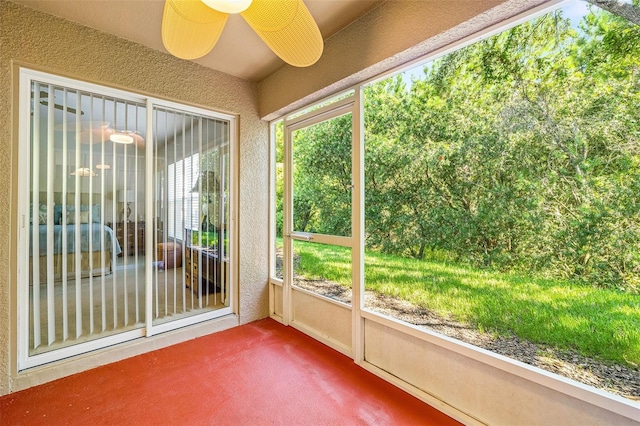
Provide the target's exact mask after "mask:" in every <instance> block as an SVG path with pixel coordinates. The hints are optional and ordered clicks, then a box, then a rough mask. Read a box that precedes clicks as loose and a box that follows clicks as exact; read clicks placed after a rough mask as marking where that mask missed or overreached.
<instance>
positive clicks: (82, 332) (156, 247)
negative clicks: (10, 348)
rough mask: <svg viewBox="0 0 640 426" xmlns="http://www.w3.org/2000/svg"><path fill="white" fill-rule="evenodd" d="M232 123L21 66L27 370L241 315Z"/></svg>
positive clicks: (22, 302) (22, 303)
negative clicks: (236, 293)
mask: <svg viewBox="0 0 640 426" xmlns="http://www.w3.org/2000/svg"><path fill="white" fill-rule="evenodd" d="M232 122H233V117H229V116H223V115H219V114H214V113H211V112H209V111H204V110H200V109H195V108H190V107H186V106H182V105H178V104H173V103H168V102H160V101H152V100H150V99H146V98H143V97H140V96H137V95H135V94H131V93H127V92H122V91H115V90H111V89H108V88H104V87H101V86H96V85H89V84H86V83H82V82H77V81H74V80H68V79H63V78H58V77H55V76H50V75H47V74H42V73H37V72H34V71H29V70H22V73H21V116H20V137H21V144H20V155H19V158H20V160H19V161H20V170H21V176H20V180H19V187H20V188H19V200H18V204H19V214H20V217H21V218H22V219H21V229H20V237H19V247H18V250H19V252H20V256H18V259H19V265H18V274H19V288H18V290H19V291H18V294H19V300H18V304H19V312H20V317H19V332H18V335H19V346H20V349H19V368H20V369H23V368H28V367H31V366H35V365H39V364H42V363H46V362H51V361H55V360H57V359H61V358H66V357H69V356H73V355H77V354H80V353H84V352H87V351H90V350H94V349H98V348H101V347H105V346H108V345H112V344H115V343H121V342H124V341H127V340H131V339H136V338H140V337H142V336H145V335H146V336H149V335H152V334H156V333H159V332H163V331H167V330H170V329H174V328H176V327H180V326H184V325H188V324H192V323H194V322H196V321H202V320H206V319H210V318H213V317H216V316H220V315H224V314H226V313H230V312H231V310H230V308H229V306H230V299H231V297H230V296H231V295H230V285H229V282H230V278H231V277H230V271H231V270H232V268H230V266H229V262H230V260H231V259H230V256H229V254H230V253H232V250H231V248H232V246H233V241H232V238H230V237H231V235H232V233H231V232H230V231H231V230H230V228H229V223H230V220H229V219H230V215H231V214H232V211H231V209H230V206H231V204H230V200H231V199H232V194H230V176H231V174H230V164H232V161H233V159H232V158H231V155H232V152H233V150H232V149H231V142H232V140H233V137H234V135H233V125H232Z"/></svg>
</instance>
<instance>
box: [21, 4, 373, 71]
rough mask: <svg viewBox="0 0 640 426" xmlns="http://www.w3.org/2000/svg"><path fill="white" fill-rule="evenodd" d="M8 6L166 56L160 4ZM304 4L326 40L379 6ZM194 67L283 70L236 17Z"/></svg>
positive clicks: (272, 54)
mask: <svg viewBox="0 0 640 426" xmlns="http://www.w3.org/2000/svg"><path fill="white" fill-rule="evenodd" d="M13 1H14V2H15V3H20V4H23V5H25V6H28V7H31V8H33V9H36V10H40V11H42V12H45V13H48V14H50V15H54V16H58V17H61V18H64V19H67V20H69V21H73V22H77V23H79V24H81V25H84V26H86V27H90V28H94V29H96V30H100V31H103V32H106V33H110V34H114V35H116V36H118V37H122V38H124V39H127V40H130V41H133V42H136V43H139V44H142V45H144V46H147V47H150V48H152V49H155V50H160V51H163V52H166V49H165V48H164V46H163V44H162V38H161V25H162V13H163V10H164V0H13ZM304 2H305V4H306V5H307V8H308V9H309V11H310V12H311V15H312V16H313V17H314V19H315V20H316V22H317V23H318V27H319V28H320V32H321V33H322V36H323V38H324V39H325V40H326V39H327V38H328V37H331V36H332V35H333V34H335V33H337V32H338V31H340V30H341V29H343V28H344V27H346V26H348V25H349V24H350V23H351V22H353V21H354V20H356V19H357V18H359V17H360V16H362V15H364V14H365V13H367V12H368V11H370V10H371V9H372V8H374V7H376V6H377V5H378V4H380V3H381V2H382V1H381V0H304ZM194 62H196V63H198V64H201V65H204V66H206V67H209V68H212V69H215V70H218V71H222V72H224V73H227V74H231V75H234V76H237V77H240V78H242V79H245V80H251V81H261V80H263V79H264V78H266V77H267V76H269V75H270V74H272V73H273V72H275V71H277V70H278V69H279V68H280V67H282V66H284V65H285V63H284V62H283V61H282V60H281V59H280V58H278V57H277V56H276V55H275V54H274V53H273V52H271V50H270V49H269V48H268V47H267V46H266V45H265V44H264V42H263V41H262V40H261V39H260V37H258V35H257V34H256V33H255V32H254V31H253V30H252V29H251V27H249V25H248V24H247V23H246V22H245V21H244V19H242V18H241V17H240V16H238V15H231V16H230V17H229V20H228V21H227V24H226V26H225V28H224V31H223V32H222V35H221V36H220V39H219V41H218V43H217V44H216V46H215V47H214V48H213V50H212V51H211V52H209V54H207V55H206V56H204V57H202V58H200V59H196V60H195V61H194Z"/></svg>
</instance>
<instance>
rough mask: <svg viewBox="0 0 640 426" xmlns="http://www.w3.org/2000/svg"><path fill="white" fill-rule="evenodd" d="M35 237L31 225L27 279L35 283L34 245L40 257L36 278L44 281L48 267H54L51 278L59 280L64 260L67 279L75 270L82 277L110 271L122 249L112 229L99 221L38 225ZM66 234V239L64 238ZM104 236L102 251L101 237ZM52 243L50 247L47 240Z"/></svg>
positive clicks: (72, 276) (73, 277)
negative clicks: (77, 236) (35, 237)
mask: <svg viewBox="0 0 640 426" xmlns="http://www.w3.org/2000/svg"><path fill="white" fill-rule="evenodd" d="M37 226H38V235H39V237H38V239H37V242H36V241H34V239H33V228H34V227H31V233H30V235H29V241H30V251H29V254H30V257H29V278H30V279H29V282H30V283H33V282H34V277H33V274H34V269H33V253H34V245H35V244H37V246H38V248H37V251H38V252H39V256H38V258H37V263H38V266H37V267H38V275H39V278H37V280H38V281H39V282H40V283H44V282H47V270H51V269H52V270H53V278H54V280H56V281H60V280H62V278H63V265H64V263H65V262H66V265H67V276H68V279H75V277H76V276H77V274H76V272H77V271H79V272H80V276H81V277H82V278H86V277H89V276H100V275H107V274H110V273H111V270H112V266H113V264H114V263H115V258H116V256H118V254H120V253H121V252H122V249H121V248H120V243H119V242H118V239H117V238H116V235H115V232H114V231H113V229H111V228H110V227H108V226H104V225H101V224H99V223H79V224H68V225H52V226H50V227H49V226H47V225H37ZM76 232H79V237H80V241H79V243H80V244H79V250H77V249H76V246H77V245H78V244H77V242H76ZM65 237H66V238H65ZM103 239H104V251H103V250H102V249H103V247H102V240H103ZM49 241H50V242H51V247H49V246H48V244H47V243H48V242H49Z"/></svg>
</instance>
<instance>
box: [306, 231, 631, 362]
mask: <svg viewBox="0 0 640 426" xmlns="http://www.w3.org/2000/svg"><path fill="white" fill-rule="evenodd" d="M295 253H296V254H297V255H298V256H299V258H300V264H299V266H298V269H297V271H296V273H298V274H303V275H305V276H307V277H309V278H324V279H327V280H330V281H334V282H337V283H340V284H342V285H346V286H350V285H351V278H350V274H351V250H350V249H348V248H343V247H335V246H325V245H322V244H315V243H305V242H298V241H296V242H295ZM365 286H366V289H367V290H375V291H377V292H381V293H384V294H388V295H391V296H394V297H396V298H400V299H403V300H406V301H409V302H411V303H413V304H416V305H419V306H421V307H423V308H427V309H430V310H431V311H434V312H437V313H439V314H440V315H443V316H446V315H450V316H452V317H453V318H454V319H455V320H457V321H459V322H463V323H467V324H472V325H473V326H474V327H476V328H477V329H478V330H481V331H485V332H490V333H493V334H495V335H500V336H511V335H515V336H518V337H519V338H522V339H527V340H529V341H531V342H535V343H544V344H547V345H550V346H553V347H556V348H558V349H574V350H577V351H579V352H581V353H582V354H584V355H587V356H592V357H595V358H600V359H602V360H608V361H615V362H619V363H622V364H627V365H632V366H637V365H638V364H640V296H638V295H634V294H629V293H623V292H620V291H616V290H606V289H597V288H593V287H586V286H581V285H577V284H574V283H571V282H568V281H560V280H549V279H541V278H532V277H525V276H518V275H513V274H503V273H496V272H489V271H483V270H480V269H474V268H470V267H462V266H459V265H455V264H446V263H444V262H433V261H418V260H414V259H407V258H402V257H398V256H392V255H383V254H380V253H376V252H367V253H366V255H365Z"/></svg>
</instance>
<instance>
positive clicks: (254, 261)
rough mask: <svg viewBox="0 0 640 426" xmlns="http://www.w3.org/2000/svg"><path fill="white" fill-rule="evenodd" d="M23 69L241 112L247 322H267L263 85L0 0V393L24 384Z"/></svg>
mask: <svg viewBox="0 0 640 426" xmlns="http://www.w3.org/2000/svg"><path fill="white" fill-rule="evenodd" d="M19 65H24V66H26V67H30V68H34V69H38V70H41V71H45V72H51V73H53V74H59V75H63V76H67V77H71V78H77V79H79V80H85V81H90V82H93V83H98V84H103V85H106V86H113V87H117V88H121V89H124V90H129V91H132V92H137V93H142V94H145V95H150V96H155V97H159V98H164V99H170V100H175V101H178V102H183V103H188V104H193V105H197V106H201V107H204V108H208V109H212V110H217V111H222V112H227V113H231V114H235V115H237V116H238V123H239V137H240V149H239V162H240V167H239V174H240V176H239V178H240V179H239V188H240V196H239V200H240V201H239V240H240V241H241V242H242V243H241V244H239V252H240V256H239V258H240V259H241V260H240V265H239V280H240V295H239V321H240V322H241V323H246V322H249V321H253V320H256V319H259V318H263V317H266V316H267V315H268V287H267V270H268V269H267V268H268V264H267V259H268V256H267V254H268V245H267V230H268V226H267V225H268V224H267V215H265V214H263V213H262V212H263V211H265V210H266V206H267V205H268V203H267V197H268V186H267V181H268V161H267V158H268V149H267V147H268V126H267V124H266V123H265V122H263V121H260V119H259V117H258V112H257V100H256V96H257V87H256V85H255V84H252V83H249V82H247V81H244V80H241V79H237V78H234V77H230V76H228V75H226V74H223V73H220V72H214V71H212V70H210V69H207V68H204V67H202V66H199V65H196V64H193V63H190V62H185V61H182V60H179V59H176V58H174V57H172V56H170V55H168V54H165V53H162V52H159V51H154V50H151V49H148V48H145V47H143V46H140V45H137V44H134V43H131V42H129V41H126V40H123V39H120V38H117V37H114V36H111V35H108V34H104V33H101V32H99V31H95V30H92V29H89V28H86V27H82V26H79V25H76V24H74V23H71V22H68V21H64V20H62V19H59V18H55V17H52V16H48V15H45V14H42V13H40V12H36V11H34V10H32V9H29V8H26V7H23V6H21V5H17V4H14V3H11V2H7V1H6V0H0V395H2V394H6V393H8V392H10V391H12V390H15V389H18V388H21V387H24V385H19V384H17V383H18V382H20V379H19V377H18V376H17V375H16V373H15V368H16V360H15V355H16V354H15V346H13V345H12V342H15V339H16V336H15V327H16V317H17V315H16V288H17V287H16V286H17V284H16V274H15V265H16V256H15V254H14V253H15V251H16V250H15V247H16V246H15V233H14V230H15V229H16V224H17V219H16V211H15V208H14V207H13V204H14V203H13V201H14V200H15V197H16V187H17V186H16V182H17V169H16V164H17V130H18V128H17V119H18V117H17V97H16V92H17V89H18V87H17V84H18V80H17V69H18V66H19ZM185 333H187V332H185ZM122 356H126V355H122ZM108 361H109V357H108V356H107V357H104V356H103V362H108ZM87 365H88V364H87ZM85 368H87V367H85ZM71 371H73V370H71ZM43 374H44V373H43ZM62 374H63V373H61V374H60V375H62ZM67 374H68V372H67ZM56 376H59V375H57V374H53V375H51V374H50V375H49V379H51V378H55V377H56ZM35 382H37V380H34V383H35Z"/></svg>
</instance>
